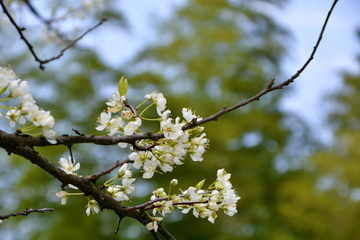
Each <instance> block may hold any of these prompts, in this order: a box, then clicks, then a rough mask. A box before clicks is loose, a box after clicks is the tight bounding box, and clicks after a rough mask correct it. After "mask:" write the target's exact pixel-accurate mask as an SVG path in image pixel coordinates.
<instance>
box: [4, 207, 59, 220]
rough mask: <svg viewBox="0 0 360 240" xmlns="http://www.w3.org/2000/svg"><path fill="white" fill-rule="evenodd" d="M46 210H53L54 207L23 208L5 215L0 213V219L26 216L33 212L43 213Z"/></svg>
mask: <svg viewBox="0 0 360 240" xmlns="http://www.w3.org/2000/svg"><path fill="white" fill-rule="evenodd" d="M47 211H50V212H54V209H53V208H42V209H25V210H24V211H22V212H15V213H9V214H6V215H0V219H1V220H4V219H8V218H9V217H16V216H27V215H29V214H30V213H33V212H40V213H44V212H47Z"/></svg>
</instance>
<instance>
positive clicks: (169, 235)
mask: <svg viewBox="0 0 360 240" xmlns="http://www.w3.org/2000/svg"><path fill="white" fill-rule="evenodd" d="M158 228H159V229H158V230H159V232H160V233H161V234H162V235H163V236H164V237H165V238H166V239H170V240H175V238H174V237H173V236H172V235H171V234H170V233H169V231H168V230H166V228H165V227H164V225H162V223H161V222H160V223H159V224H158Z"/></svg>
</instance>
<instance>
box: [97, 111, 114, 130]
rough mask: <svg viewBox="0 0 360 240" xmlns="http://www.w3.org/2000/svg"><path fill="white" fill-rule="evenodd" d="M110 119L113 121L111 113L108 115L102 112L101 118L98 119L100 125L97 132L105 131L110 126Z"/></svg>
mask: <svg viewBox="0 0 360 240" xmlns="http://www.w3.org/2000/svg"><path fill="white" fill-rule="evenodd" d="M110 119H111V112H108V113H106V112H102V113H101V114H100V118H98V123H99V124H100V125H99V126H97V127H96V130H98V131H102V130H104V129H105V128H106V127H107V126H109V125H110Z"/></svg>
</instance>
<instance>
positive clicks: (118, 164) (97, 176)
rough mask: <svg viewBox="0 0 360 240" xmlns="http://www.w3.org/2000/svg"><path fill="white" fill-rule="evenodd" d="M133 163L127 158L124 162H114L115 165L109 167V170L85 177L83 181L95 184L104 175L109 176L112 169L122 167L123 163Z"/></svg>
mask: <svg viewBox="0 0 360 240" xmlns="http://www.w3.org/2000/svg"><path fill="white" fill-rule="evenodd" d="M131 162H133V161H132V160H130V159H129V158H126V159H125V160H124V161H122V162H119V160H118V161H116V162H115V164H114V165H113V166H111V167H110V168H108V169H106V170H104V171H102V172H99V173H95V174H92V175H89V176H86V177H85V179H86V180H87V181H89V182H95V181H96V180H98V179H99V178H101V177H102V176H104V175H106V174H109V173H111V172H112V171H113V170H114V169H116V168H118V167H120V166H122V165H124V164H125V163H131Z"/></svg>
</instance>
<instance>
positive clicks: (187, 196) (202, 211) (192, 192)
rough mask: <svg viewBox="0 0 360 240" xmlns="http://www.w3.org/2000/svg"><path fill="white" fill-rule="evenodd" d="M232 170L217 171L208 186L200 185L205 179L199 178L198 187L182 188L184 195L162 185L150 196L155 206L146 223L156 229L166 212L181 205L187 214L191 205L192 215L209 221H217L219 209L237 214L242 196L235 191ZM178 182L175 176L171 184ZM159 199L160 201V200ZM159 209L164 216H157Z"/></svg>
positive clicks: (232, 214) (226, 212) (228, 213)
mask: <svg viewBox="0 0 360 240" xmlns="http://www.w3.org/2000/svg"><path fill="white" fill-rule="evenodd" d="M230 177H231V174H229V173H226V172H225V170H224V169H219V170H218V171H217V179H216V181H215V182H214V183H213V184H211V185H210V187H209V188H207V189H206V190H203V189H201V188H202V185H203V184H204V182H205V181H204V180H203V181H201V182H199V183H198V184H197V185H196V186H195V187H189V188H188V189H187V190H186V191H182V194H181V195H168V194H166V193H165V191H164V189H163V188H158V189H157V190H155V191H153V195H152V196H151V198H150V199H151V203H152V206H151V207H150V208H152V209H153V216H154V217H153V218H152V221H151V222H149V223H148V224H147V225H146V227H147V228H148V229H149V230H154V231H157V226H158V222H160V221H161V220H162V217H165V215H166V214H169V213H171V212H172V211H174V208H179V209H181V210H182V211H181V212H182V213H184V214H186V213H188V212H189V211H190V210H191V209H192V210H193V211H192V212H193V215H194V216H195V217H196V218H198V217H199V216H200V217H201V218H207V219H208V221H209V222H211V223H214V222H215V219H216V218H217V213H216V212H217V211H218V210H220V209H222V210H224V212H225V214H227V215H229V216H234V214H235V213H237V210H236V203H237V201H238V200H239V199H240V197H239V196H238V195H237V194H236V193H235V190H234V189H233V186H232V184H231V182H230V181H229V179H230ZM173 182H175V184H177V180H176V179H174V180H172V182H171V183H170V187H172V186H173V185H174V183H173ZM157 200H158V201H157ZM156 213H159V214H161V215H162V217H155V216H156Z"/></svg>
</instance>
